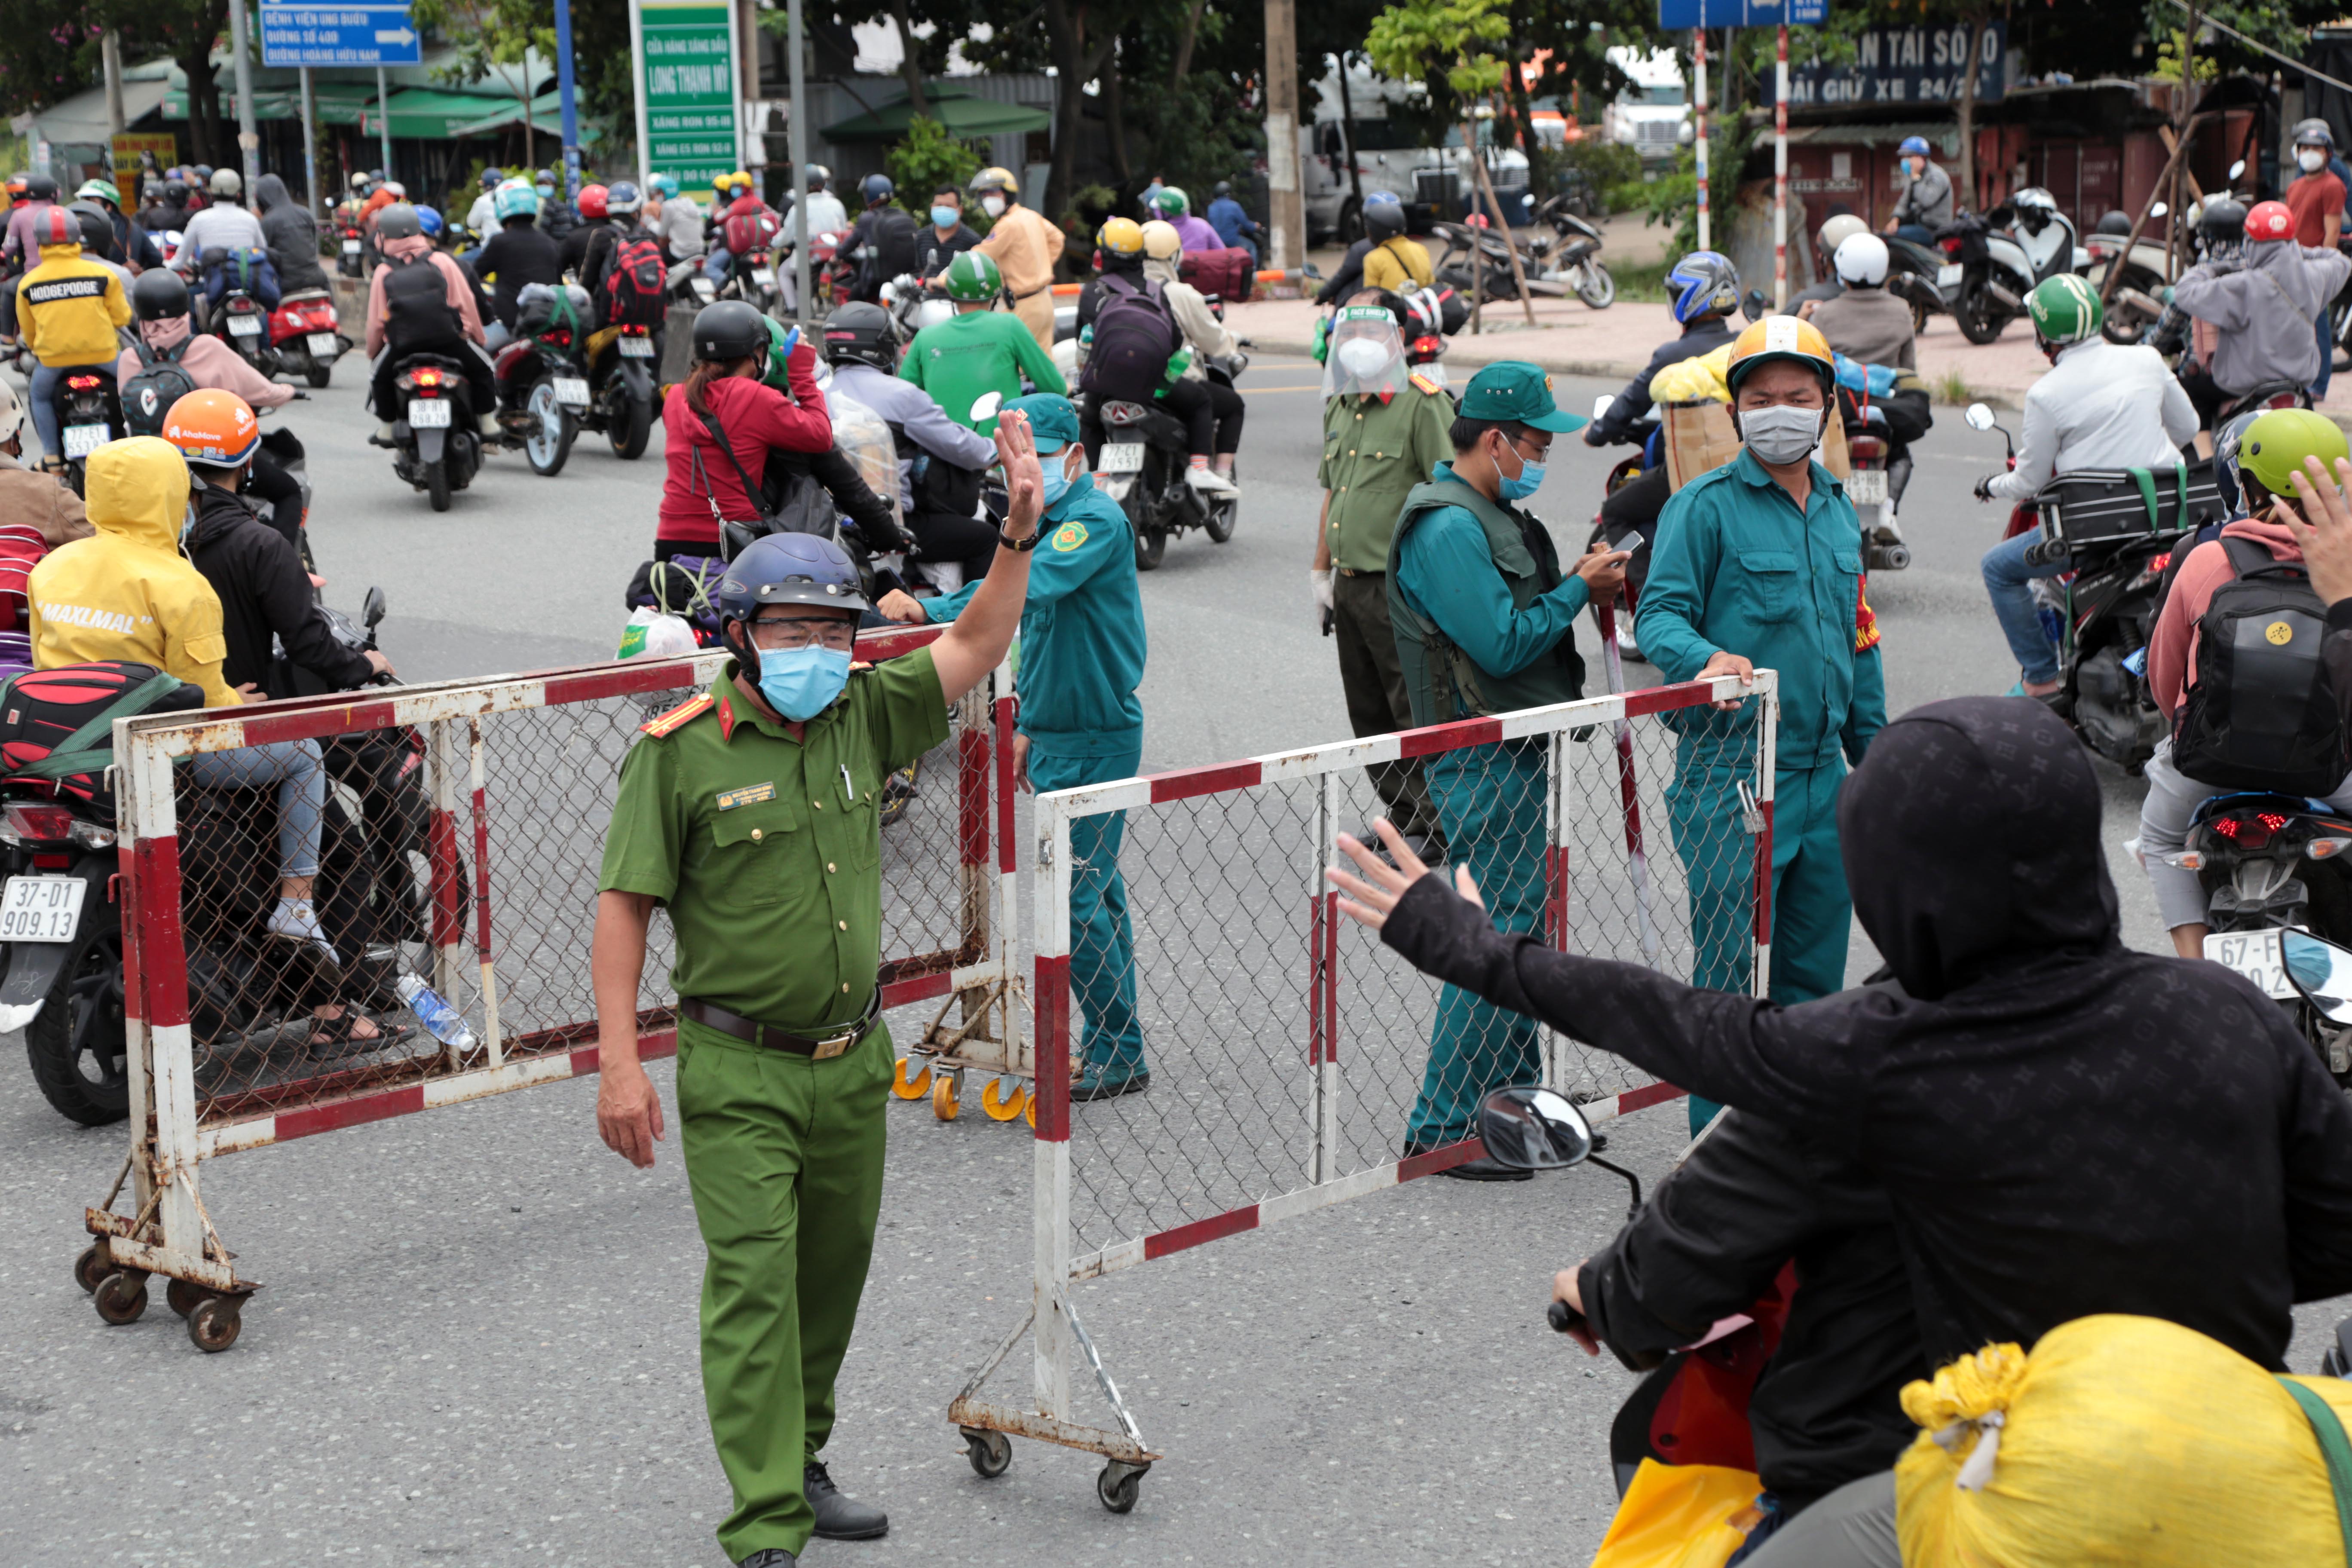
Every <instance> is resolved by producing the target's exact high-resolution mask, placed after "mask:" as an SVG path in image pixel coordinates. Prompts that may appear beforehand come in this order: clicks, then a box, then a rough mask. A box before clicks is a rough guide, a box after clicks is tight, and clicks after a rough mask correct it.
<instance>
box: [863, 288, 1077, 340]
mask: <svg viewBox="0 0 2352 1568" xmlns="http://www.w3.org/2000/svg"><path fill="white" fill-rule="evenodd" d="M882 308H883V309H884V310H887V311H889V312H890V319H891V320H892V321H895V322H897V323H898V341H899V342H901V343H910V342H914V341H915V334H916V333H917V332H919V331H922V330H923V329H924V328H925V327H935V326H937V325H939V324H940V322H941V321H950V320H952V319H953V318H954V316H955V303H954V301H952V300H950V299H948V297H947V296H946V295H944V294H941V293H939V292H936V291H934V290H933V289H929V288H927V287H926V286H925V285H924V282H923V280H922V279H919V278H917V277H915V276H914V275H913V274H911V273H901V274H899V275H898V277H896V278H894V279H891V280H890V281H889V282H887V283H885V284H883V285H882ZM1069 310H1070V331H1069V336H1070V337H1072V338H1075V337H1076V336H1077V314H1078V313H1077V309H1076V306H1072V307H1070V308H1069ZM1054 335H1055V341H1056V342H1059V341H1061V339H1062V336H1063V334H1062V331H1061V324H1060V322H1059V321H1055V333H1054Z"/></svg>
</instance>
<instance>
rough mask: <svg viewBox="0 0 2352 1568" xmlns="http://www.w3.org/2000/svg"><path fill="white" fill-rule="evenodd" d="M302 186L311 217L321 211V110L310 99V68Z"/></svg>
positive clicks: (305, 73)
mask: <svg viewBox="0 0 2352 1568" xmlns="http://www.w3.org/2000/svg"><path fill="white" fill-rule="evenodd" d="M302 184H303V190H304V199H305V200H307V201H308V202H309V203H310V216H312V217H317V216H320V209H319V110H318V106H317V104H315V103H314V102H313V101H312V100H311V97H310V67H309V66H304V67H303V68H302Z"/></svg>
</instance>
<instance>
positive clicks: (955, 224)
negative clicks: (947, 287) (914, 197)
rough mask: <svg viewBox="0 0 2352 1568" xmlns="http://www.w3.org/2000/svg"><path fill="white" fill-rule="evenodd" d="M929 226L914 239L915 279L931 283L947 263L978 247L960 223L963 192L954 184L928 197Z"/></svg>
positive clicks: (974, 235) (975, 236)
mask: <svg viewBox="0 0 2352 1568" xmlns="http://www.w3.org/2000/svg"><path fill="white" fill-rule="evenodd" d="M930 217H931V225H930V226H929V228H925V229H919V230H918V231H917V232H916V235H915V276H916V277H918V278H920V279H934V278H937V277H939V276H940V274H942V273H944V272H945V271H947V269H948V263H949V262H950V261H953V260H954V259H955V258H957V257H959V256H961V255H962V254H963V253H964V252H965V251H967V250H971V249H973V248H975V247H978V246H979V244H980V235H979V234H978V233H977V232H976V231H975V230H974V229H973V228H972V226H971V225H970V224H968V223H966V222H964V221H963V192H962V191H961V189H959V188H958V187H957V186H956V184H955V183H954V182H953V181H950V182H949V183H948V184H943V185H941V186H940V188H939V189H938V190H936V191H933V192H932V193H931V213H930Z"/></svg>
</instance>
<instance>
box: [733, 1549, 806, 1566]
mask: <svg viewBox="0 0 2352 1568" xmlns="http://www.w3.org/2000/svg"><path fill="white" fill-rule="evenodd" d="M735 1568H800V1559H799V1558H797V1557H795V1556H793V1554H792V1553H791V1552H787V1551H785V1550H784V1549H783V1548H782V1547H781V1546H762V1547H761V1548H760V1550H759V1551H757V1552H753V1553H751V1556H749V1557H746V1558H745V1559H743V1561H742V1562H740V1563H737V1564H736V1565H735Z"/></svg>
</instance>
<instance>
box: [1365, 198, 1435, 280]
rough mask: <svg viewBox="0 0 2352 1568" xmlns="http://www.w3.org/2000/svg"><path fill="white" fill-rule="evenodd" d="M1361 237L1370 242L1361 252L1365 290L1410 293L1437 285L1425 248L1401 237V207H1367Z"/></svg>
mask: <svg viewBox="0 0 2352 1568" xmlns="http://www.w3.org/2000/svg"><path fill="white" fill-rule="evenodd" d="M1364 237H1365V238H1367V239H1369V240H1370V241H1371V242H1372V245H1371V248H1370V250H1367V251H1365V252H1364V287H1365V288H1367V289H1389V290H1390V291H1391V292H1392V293H1398V294H1410V293H1412V291H1413V290H1414V289H1427V288H1431V287H1433V285H1434V284H1435V283H1436V282H1437V271H1436V268H1433V267H1432V266H1431V265H1430V263H1429V250H1428V247H1425V246H1423V244H1422V243H1421V241H1419V240H1417V239H1408V238H1406V237H1405V232H1404V207H1403V205H1402V204H1398V203H1391V202H1381V203H1378V204H1367V205H1365V207H1364Z"/></svg>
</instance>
